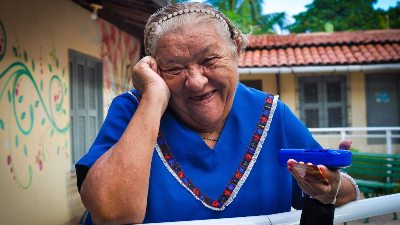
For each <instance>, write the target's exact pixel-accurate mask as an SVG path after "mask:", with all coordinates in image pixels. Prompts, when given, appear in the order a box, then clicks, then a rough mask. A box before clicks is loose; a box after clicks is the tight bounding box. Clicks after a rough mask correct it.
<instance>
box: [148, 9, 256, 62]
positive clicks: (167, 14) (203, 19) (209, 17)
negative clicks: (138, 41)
mask: <svg viewBox="0 0 400 225" xmlns="http://www.w3.org/2000/svg"><path fill="white" fill-rule="evenodd" d="M197 24H209V25H213V26H214V28H215V30H216V31H217V32H219V34H220V36H221V38H222V39H223V40H225V41H226V42H227V43H229V44H230V45H231V48H232V52H233V53H234V54H235V55H236V56H237V57H238V55H237V54H238V52H239V51H238V49H240V51H241V52H242V51H244V50H245V48H246V46H247V43H248V35H245V34H243V32H242V31H241V30H239V29H238V28H237V27H236V26H235V25H233V23H232V21H230V20H229V19H228V18H227V17H226V16H225V15H224V14H223V13H221V12H220V11H218V10H216V9H215V8H214V7H212V6H209V5H205V4H202V3H198V2H190V3H180V4H171V5H168V6H165V7H163V8H161V9H159V10H158V11H157V12H155V13H154V14H153V15H151V16H150V18H149V20H148V21H147V24H146V27H145V29H144V48H145V52H146V55H150V56H152V57H155V54H156V52H155V51H156V48H157V43H158V41H159V40H160V38H161V37H162V36H163V35H164V34H166V33H169V32H177V31H179V30H182V29H183V28H184V27H185V26H186V25H197Z"/></svg>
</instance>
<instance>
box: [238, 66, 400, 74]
mask: <svg viewBox="0 0 400 225" xmlns="http://www.w3.org/2000/svg"><path fill="white" fill-rule="evenodd" d="M399 70H400V63H392V64H372V65H335V66H284V67H261V68H260V67H250V68H239V69H238V72H239V74H240V75H250V74H253V75H256V74H291V73H292V74H294V73H295V74H305V73H334V72H337V73H343V72H363V71H369V72H372V71H399Z"/></svg>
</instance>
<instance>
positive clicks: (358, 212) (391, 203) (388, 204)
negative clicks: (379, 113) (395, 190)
mask: <svg viewBox="0 0 400 225" xmlns="http://www.w3.org/2000/svg"><path fill="white" fill-rule="evenodd" d="M399 202H400V193H399V194H392V195H386V196H382V197H375V198H369V199H364V200H359V201H354V202H350V203H348V204H346V205H344V206H342V207H338V208H336V210H335V219H334V223H335V224H337V223H346V222H349V221H353V220H358V219H363V218H368V217H374V216H379V215H383V214H388V213H392V212H399V211H400V204H399ZM300 216H301V210H296V211H291V212H286V213H279V214H272V215H267V216H249V217H237V218H226V219H211V220H194V221H182V222H170V223H163V225H183V224H185V225H202V224H207V225H278V224H280V225H283V224H284V225H295V224H300ZM153 225H155V224H153Z"/></svg>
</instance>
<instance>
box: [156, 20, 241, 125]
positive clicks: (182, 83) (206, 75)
mask: <svg viewBox="0 0 400 225" xmlns="http://www.w3.org/2000/svg"><path fill="white" fill-rule="evenodd" d="M156 60H157V63H158V66H159V69H160V73H161V77H162V78H163V79H164V81H165V82H166V84H167V85H168V87H169V88H170V90H171V98H170V100H169V105H168V106H169V108H170V109H172V110H173V111H174V113H175V114H176V115H177V116H178V117H179V119H181V120H182V121H183V122H184V123H185V124H186V125H187V126H189V127H190V128H192V129H195V130H198V131H201V132H211V131H212V129H214V128H216V127H218V126H221V125H222V126H223V124H224V123H225V120H226V118H227V116H228V114H229V112H230V110H231V107H232V103H233V98H234V95H235V90H236V86H237V82H238V74H237V59H236V57H235V55H234V54H233V52H232V50H231V47H230V44H229V43H227V42H226V41H224V40H223V39H222V38H221V37H220V36H219V33H218V32H217V31H216V30H215V29H214V28H213V26H210V25H206V24H203V25H195V26H190V27H185V28H184V29H182V31H178V32H174V33H172V32H171V33H167V34H165V35H164V36H163V37H162V38H161V39H160V40H159V42H158V45H157V49H156Z"/></svg>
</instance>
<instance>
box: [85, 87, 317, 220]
mask: <svg viewBox="0 0 400 225" xmlns="http://www.w3.org/2000/svg"><path fill="white" fill-rule="evenodd" d="M139 101H140V94H139V93H138V92H137V91H135V90H134V91H132V92H128V93H125V94H122V95H120V96H118V97H117V98H115V99H114V101H113V103H112V104H111V106H110V109H109V111H108V115H107V118H106V120H105V122H104V124H103V126H102V128H101V130H100V132H99V134H98V136H97V138H96V140H95V142H94V143H93V145H92V147H91V148H90V150H89V152H88V153H87V154H86V155H85V156H84V157H83V158H82V159H81V160H80V161H79V162H78V163H77V165H83V166H87V167H89V168H90V167H91V166H92V165H93V164H94V162H95V161H96V160H97V159H98V158H99V157H100V156H101V155H102V154H104V152H106V151H107V150H108V149H110V148H111V147H112V146H113V145H114V144H115V143H116V142H117V141H118V140H119V138H120V137H121V135H122V133H123V132H124V130H125V128H126V127H127V125H128V123H129V121H130V119H131V118H132V115H133V114H134V113H135V110H136V108H137V107H138V104H139ZM138 132H140V131H138ZM282 148H321V146H320V145H319V144H318V143H317V142H316V141H315V140H314V138H313V137H312V136H311V134H310V132H309V131H308V129H307V128H306V127H305V126H304V125H303V124H302V123H301V122H300V121H299V120H298V118H297V117H296V116H295V115H294V114H293V113H292V112H291V111H290V109H289V108H288V107H287V106H286V105H285V104H283V103H282V102H280V101H279V100H278V99H277V97H276V96H273V95H271V94H267V93H264V92H260V91H257V90H255V89H252V88H249V87H246V86H244V85H243V84H241V83H239V84H238V87H237V90H236V93H235V99H234V102H233V106H232V109H231V112H230V113H229V116H228V118H227V121H226V124H225V126H224V128H223V130H222V133H221V135H220V137H219V140H218V142H217V144H216V145H215V147H214V148H213V149H211V148H209V147H208V145H207V144H206V143H205V142H204V141H203V140H202V138H201V137H200V136H199V135H198V134H197V133H195V132H193V131H192V130H190V129H188V128H187V127H186V126H185V125H184V124H183V123H181V122H180V121H179V120H178V119H176V118H175V117H174V115H173V114H172V113H171V112H170V111H169V110H168V109H167V110H166V111H165V113H164V115H163V116H162V118H161V125H160V132H159V135H158V138H157V143H156V145H155V150H154V154H153V159H152V165H151V172H150V183H149V195H148V203H147V210H146V215H145V219H144V223H155V222H171V221H185V220H203V219H216V218H229V217H244V216H257V215H269V214H275V213H281V212H287V211H290V207H291V206H293V207H294V208H301V206H302V198H301V189H300V188H299V187H298V185H297V182H296V181H295V180H294V179H293V178H292V176H291V174H290V173H289V172H288V171H287V168H286V166H281V165H279V164H278V151H279V150H280V149H282ZM137 160H140V159H137ZM132 179H135V178H134V177H132ZM87 222H89V223H88V224H90V223H91V221H90V218H89V221H87Z"/></svg>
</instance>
